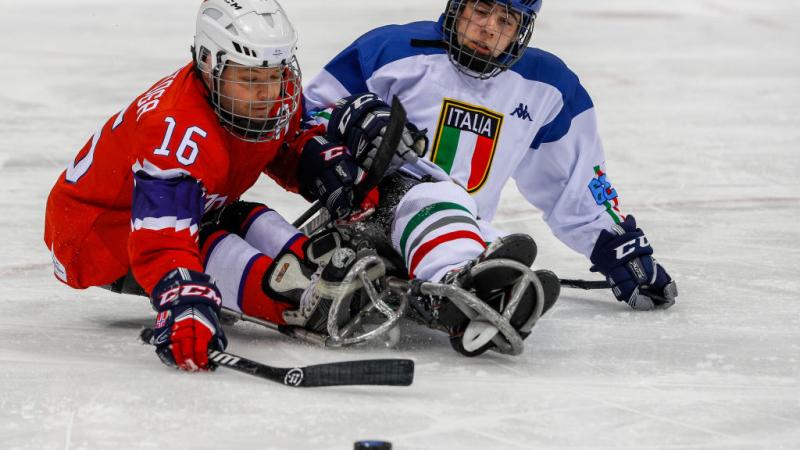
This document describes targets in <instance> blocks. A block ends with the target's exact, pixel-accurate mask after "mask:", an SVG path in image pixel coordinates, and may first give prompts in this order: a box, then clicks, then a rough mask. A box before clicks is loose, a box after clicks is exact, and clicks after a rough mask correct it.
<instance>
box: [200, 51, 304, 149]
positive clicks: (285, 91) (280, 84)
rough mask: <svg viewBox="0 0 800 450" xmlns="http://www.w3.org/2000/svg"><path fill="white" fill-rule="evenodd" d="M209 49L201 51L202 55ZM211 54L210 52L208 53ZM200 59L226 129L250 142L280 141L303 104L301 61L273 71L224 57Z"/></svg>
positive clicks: (215, 104) (280, 66) (211, 97)
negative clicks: (301, 103) (212, 60)
mask: <svg viewBox="0 0 800 450" xmlns="http://www.w3.org/2000/svg"><path fill="white" fill-rule="evenodd" d="M203 50H206V49H201V50H200V51H201V52H202V51H203ZM206 52H207V50H206ZM203 56H204V55H202V54H201V56H200V58H198V60H199V61H201V62H200V63H198V69H199V70H200V72H202V74H203V77H204V78H205V79H206V80H207V84H208V86H209V91H210V100H211V104H212V105H213V106H214V110H215V112H216V113H217V116H218V117H219V120H220V122H221V123H222V125H223V127H225V128H226V129H227V130H228V131H230V132H231V133H232V134H234V135H235V136H236V137H238V138H240V139H243V140H245V141H249V142H263V141H270V140H273V139H278V138H279V137H280V136H281V132H282V131H283V130H284V129H286V128H287V127H288V125H289V121H290V120H291V118H292V116H294V114H295V113H296V112H297V109H298V106H299V104H300V86H301V83H302V76H301V71H300V66H299V64H298V62H297V58H296V57H295V56H292V58H291V60H289V61H285V62H283V63H281V64H279V65H276V66H271V67H269V66H268V67H253V66H245V65H242V64H237V63H235V62H232V61H228V60H227V58H225V54H224V53H220V54H218V55H217V56H216V58H214V59H216V63H215V64H213V65H211V64H207V63H205V61H208V60H209V59H210V58H212V56H211V55H208V57H207V58H204V57H203Z"/></svg>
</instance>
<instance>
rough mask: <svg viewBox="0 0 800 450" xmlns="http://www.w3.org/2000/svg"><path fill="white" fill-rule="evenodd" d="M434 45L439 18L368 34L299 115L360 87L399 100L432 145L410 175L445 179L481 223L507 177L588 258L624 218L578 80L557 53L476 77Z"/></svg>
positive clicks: (322, 79) (319, 81)
mask: <svg viewBox="0 0 800 450" xmlns="http://www.w3.org/2000/svg"><path fill="white" fill-rule="evenodd" d="M441 42H442V33H441V21H440V22H439V23H437V22H415V23H411V24H407V25H390V26H386V27H382V28H378V29H375V30H373V31H371V32H369V33H367V34H366V35H364V36H362V37H360V38H359V39H358V40H356V41H355V42H354V43H353V44H352V45H350V46H349V47H347V48H346V49H345V50H344V51H342V52H341V53H340V54H339V55H338V56H336V57H335V58H334V59H333V60H332V61H331V62H330V63H329V64H328V65H326V66H325V69H324V70H323V71H322V72H321V73H320V74H319V75H318V76H317V77H316V78H314V79H313V80H312V81H311V83H310V84H309V85H308V86H306V88H305V91H304V92H305V100H306V111H308V112H309V113H310V114H311V115H313V114H314V112H315V111H320V110H323V109H325V108H329V107H331V106H332V105H333V103H334V102H335V101H336V100H338V99H340V98H342V97H347V96H349V95H353V94H360V93H364V92H367V91H369V92H373V93H375V94H377V95H378V96H380V97H381V98H383V99H384V100H385V101H386V102H387V103H388V102H391V99H392V97H393V96H395V95H396V96H397V97H398V98H399V99H400V101H401V102H402V103H403V105H404V106H405V108H406V110H407V112H408V120H409V121H410V122H413V123H414V124H415V125H417V127H419V128H420V129H423V128H426V129H427V135H428V139H429V140H430V144H431V145H430V149H429V151H428V154H427V156H426V158H424V160H423V159H421V160H420V162H418V163H417V164H416V167H413V168H411V169H413V170H414V171H416V172H422V173H428V174H433V175H434V177H435V178H437V179H445V178H448V177H449V178H451V179H452V180H453V181H454V182H455V183H457V184H459V185H460V186H462V187H463V188H464V189H465V190H466V191H467V192H469V193H470V194H471V195H472V197H473V198H474V200H475V202H476V204H477V205H478V214H479V217H480V218H481V219H483V220H491V219H492V218H493V217H494V215H495V212H496V210H497V206H498V203H499V200H500V194H501V191H502V189H503V186H504V185H505V184H506V182H507V181H508V180H509V178H514V180H515V181H516V184H517V187H518V189H519V191H520V192H521V193H522V195H523V196H524V197H525V198H526V199H527V200H528V201H529V202H530V203H531V204H533V205H534V206H535V207H537V208H539V209H540V210H541V211H543V213H544V220H545V221H546V222H547V224H548V225H549V226H550V228H551V229H552V231H553V233H554V234H555V235H556V237H558V238H559V239H560V240H561V241H562V242H564V243H565V244H566V245H568V246H569V247H571V248H572V249H574V250H576V251H578V252H580V253H582V254H584V255H585V256H587V257H588V256H589V255H590V254H591V251H592V249H593V247H594V243H595V240H596V239H597V236H598V235H599V233H600V231H601V230H603V229H610V228H611V226H612V225H613V224H614V223H615V222H619V221H620V220H621V219H622V218H623V217H622V215H621V213H620V211H619V209H618V201H619V199H618V197H617V193H616V191H615V190H614V189H613V188H612V187H611V184H610V182H609V181H608V179H607V178H606V175H605V167H604V164H605V161H604V160H605V157H604V154H603V148H602V145H601V143H600V138H599V136H598V132H597V125H596V120H595V114H594V108H593V105H592V102H591V99H590V98H589V95H588V94H587V92H586V91H585V90H584V88H583V87H582V86H581V84H580V82H579V81H578V78H577V77H576V76H575V74H574V73H573V72H571V71H570V70H569V69H568V68H567V67H566V65H565V64H564V63H563V62H562V61H561V60H559V59H558V58H556V57H555V56H553V55H551V54H549V53H547V52H544V51H541V50H537V49H533V48H529V49H527V51H526V53H525V55H524V56H523V57H522V59H520V61H519V62H517V63H516V64H515V65H514V66H513V67H512V68H511V69H510V70H507V71H505V72H502V73H501V74H500V75H498V76H496V77H494V78H491V79H488V80H477V79H474V78H471V77H469V76H467V75H465V74H463V73H461V72H459V71H458V70H457V69H456V68H455V67H454V65H453V63H451V62H450V59H449V56H448V54H447V52H446V50H445V49H444V47H443V46H441V45H438V43H441Z"/></svg>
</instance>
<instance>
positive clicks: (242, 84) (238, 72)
mask: <svg viewBox="0 0 800 450" xmlns="http://www.w3.org/2000/svg"><path fill="white" fill-rule="evenodd" d="M282 73H283V70H282V69H281V68H277V67H276V68H268V67H245V66H241V65H238V64H235V63H228V65H227V67H225V70H224V71H223V72H222V76H221V80H220V81H221V82H220V99H219V101H220V106H221V107H222V109H224V110H226V111H229V112H231V113H233V115H234V116H238V117H244V118H249V119H255V120H264V119H266V118H268V117H269V116H270V111H271V110H273V109H274V107H275V104H276V102H279V101H280V98H281V92H282V81H283V76H282Z"/></svg>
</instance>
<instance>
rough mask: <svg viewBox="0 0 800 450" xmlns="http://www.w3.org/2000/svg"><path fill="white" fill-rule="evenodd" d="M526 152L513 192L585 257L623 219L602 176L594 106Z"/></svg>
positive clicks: (558, 236) (568, 244) (601, 154)
mask: <svg viewBox="0 0 800 450" xmlns="http://www.w3.org/2000/svg"><path fill="white" fill-rule="evenodd" d="M527 152H528V153H527V154H526V155H525V157H524V158H523V160H522V162H521V163H520V165H519V166H518V168H517V170H516V172H515V173H514V179H515V180H516V183H517V188H518V189H519V191H520V193H522V195H523V196H524V197H525V198H526V199H527V200H528V201H529V202H531V204H533V205H534V206H536V207H537V208H539V209H540V210H542V211H543V212H544V215H543V217H544V220H545V222H546V223H547V225H548V226H549V227H550V229H551V230H552V231H553V234H554V235H555V236H556V237H557V238H558V239H559V240H561V241H562V242H563V243H564V244H566V245H567V246H569V247H570V248H572V249H573V250H575V251H577V252H578V253H581V254H583V255H584V256H586V257H587V258H588V257H589V255H590V254H591V252H592V249H593V247H594V244H595V241H596V240H597V236H598V235H599V234H600V231H601V230H604V229H610V228H611V226H612V225H614V223H616V222H617V221H619V220H620V218H621V217H622V215H621V213H620V212H619V208H618V201H619V199H618V198H617V194H616V191H615V190H614V189H613V188H612V187H611V184H610V182H609V181H608V180H607V179H606V177H605V156H604V152H603V146H602V144H601V142H600V137H599V135H598V132H597V121H596V117H595V113H594V108H588V109H586V110H585V111H583V112H581V113H579V114H578V115H576V116H575V117H573V118H572V120H571V122H570V124H569V129H568V131H567V132H566V134H564V135H563V136H562V137H560V138H559V139H557V140H554V141H552V142H542V143H541V144H540V145H539V146H538V148H530V149H528V150H527Z"/></svg>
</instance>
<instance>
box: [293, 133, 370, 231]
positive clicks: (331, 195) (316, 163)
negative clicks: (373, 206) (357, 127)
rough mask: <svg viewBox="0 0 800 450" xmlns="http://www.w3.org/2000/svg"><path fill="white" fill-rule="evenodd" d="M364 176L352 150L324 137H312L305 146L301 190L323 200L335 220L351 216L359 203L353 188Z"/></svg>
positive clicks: (299, 172)
mask: <svg viewBox="0 0 800 450" xmlns="http://www.w3.org/2000/svg"><path fill="white" fill-rule="evenodd" d="M363 177H364V171H363V170H361V167H359V165H358V164H357V163H356V161H355V159H354V158H353V155H352V154H350V150H348V149H347V147H345V146H344V145H342V144H341V143H339V142H338V141H332V140H329V138H325V137H323V136H317V137H315V138H313V139H310V140H309V141H308V142H307V143H306V145H305V146H304V147H303V152H302V154H301V155H300V163H299V165H298V173H297V178H298V179H299V180H300V193H301V194H303V196H304V197H306V198H307V199H319V200H321V201H322V202H323V203H324V204H325V207H327V208H328V212H330V213H331V215H332V216H333V217H334V218H335V219H342V218H345V217H347V216H349V215H350V214H351V213H352V212H353V211H354V210H355V209H357V208H356V207H357V206H358V205H354V204H353V203H354V202H355V199H354V196H353V190H354V188H355V186H356V184H358V183H359V182H360V181H361V179H362V178H363Z"/></svg>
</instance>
